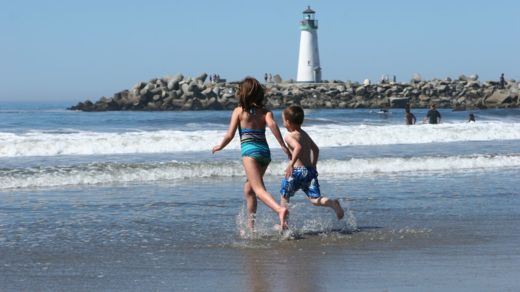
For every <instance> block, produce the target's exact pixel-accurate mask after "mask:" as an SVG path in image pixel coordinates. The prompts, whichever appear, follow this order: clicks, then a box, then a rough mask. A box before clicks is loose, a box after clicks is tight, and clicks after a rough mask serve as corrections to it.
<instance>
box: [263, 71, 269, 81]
mask: <svg viewBox="0 0 520 292" xmlns="http://www.w3.org/2000/svg"><path fill="white" fill-rule="evenodd" d="M268 79H269V75H267V73H265V74H264V80H265V83H267V80H268Z"/></svg>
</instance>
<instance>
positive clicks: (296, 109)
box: [283, 105, 305, 126]
mask: <svg viewBox="0 0 520 292" xmlns="http://www.w3.org/2000/svg"><path fill="white" fill-rule="evenodd" d="M283 116H284V118H285V119H286V120H288V121H289V122H290V123H291V124H294V125H299V126H301V125H302V124H303V118H304V117H305V114H304V113H303V108H302V107H301V106H298V105H291V106H288V107H286V108H285V109H284V110H283Z"/></svg>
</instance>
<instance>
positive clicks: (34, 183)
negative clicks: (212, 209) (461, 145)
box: [0, 154, 520, 189]
mask: <svg viewBox="0 0 520 292" xmlns="http://www.w3.org/2000/svg"><path fill="white" fill-rule="evenodd" d="M285 167H286V162H283V161H274V162H273V163H272V164H271V166H270V167H269V169H268V171H267V173H266V174H267V175H271V176H277V177H281V176H282V174H283V172H284V169H285ZM519 167H520V154H514V155H472V156H446V157H437V156H423V157H395V158H389V157H375V158H352V159H347V160H323V161H320V163H319V172H320V176H322V177H327V176H334V175H344V176H356V175H379V174H397V175H398V174H399V173H404V172H413V173H421V172H431V171H435V172H444V173H450V172H457V171H465V172H471V171H474V170H487V169H503V168H519ZM243 175H244V173H243V168H242V165H241V163H240V161H215V162H213V161H212V162H175V161H172V162H161V163H115V162H109V163H91V164H80V165H73V166H66V167H63V166H52V167H39V168H36V167H32V168H15V169H5V168H4V169H0V189H12V188H30V187H55V186H64V185H90V184H112V183H116V184H117V183H127V182H153V181H176V180H183V179H195V178H209V177H233V176H243Z"/></svg>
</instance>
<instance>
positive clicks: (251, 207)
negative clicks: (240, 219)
mask: <svg viewBox="0 0 520 292" xmlns="http://www.w3.org/2000/svg"><path fill="white" fill-rule="evenodd" d="M244 199H245V200H246V206H247V226H248V227H249V229H251V230H253V229H254V227H255V215H256V207H257V200H256V195H255V192H253V188H251V184H250V183H249V181H246V183H245V184H244Z"/></svg>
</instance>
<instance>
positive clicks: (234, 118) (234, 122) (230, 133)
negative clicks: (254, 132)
mask: <svg viewBox="0 0 520 292" xmlns="http://www.w3.org/2000/svg"><path fill="white" fill-rule="evenodd" d="M241 112H242V108H240V107H237V108H235V110H234V111H233V113H232V114H231V121H229V128H228V130H227V132H226V134H225V135H224V138H223V139H222V142H220V144H219V145H216V146H214V147H213V149H212V150H211V153H215V152H217V151H220V150H222V149H224V147H226V146H227V144H229V142H231V140H233V138H234V137H235V132H236V130H237V127H238V123H239V122H240V119H239V117H240V113H241Z"/></svg>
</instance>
